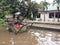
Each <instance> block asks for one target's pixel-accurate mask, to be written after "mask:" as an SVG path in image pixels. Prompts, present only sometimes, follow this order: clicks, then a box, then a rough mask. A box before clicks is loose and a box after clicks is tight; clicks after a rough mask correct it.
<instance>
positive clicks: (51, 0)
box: [31, 0, 53, 3]
mask: <svg viewBox="0 0 60 45" xmlns="http://www.w3.org/2000/svg"><path fill="white" fill-rule="evenodd" d="M31 1H36V2H37V3H40V2H41V1H44V0H31ZM46 1H47V2H49V3H52V2H53V0H46Z"/></svg>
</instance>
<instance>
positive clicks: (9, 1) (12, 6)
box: [0, 0, 19, 17]
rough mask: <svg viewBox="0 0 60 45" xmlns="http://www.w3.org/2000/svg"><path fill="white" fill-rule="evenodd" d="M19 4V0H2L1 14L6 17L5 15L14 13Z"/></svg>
mask: <svg viewBox="0 0 60 45" xmlns="http://www.w3.org/2000/svg"><path fill="white" fill-rule="evenodd" d="M18 6H19V2H18V1H17V0H0V11H1V12H0V14H1V15H3V16H4V17H5V15H12V12H14V11H15V10H16V8H18ZM3 16H2V17H3Z"/></svg>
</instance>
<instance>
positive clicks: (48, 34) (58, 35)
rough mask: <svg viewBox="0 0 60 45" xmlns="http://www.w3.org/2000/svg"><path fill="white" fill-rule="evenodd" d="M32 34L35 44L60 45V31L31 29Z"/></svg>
mask: <svg viewBox="0 0 60 45" xmlns="http://www.w3.org/2000/svg"><path fill="white" fill-rule="evenodd" d="M30 32H31V34H32V36H35V39H36V40H37V42H38V44H37V45H60V32H56V31H49V30H40V29H31V30H30Z"/></svg>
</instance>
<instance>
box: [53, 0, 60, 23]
mask: <svg viewBox="0 0 60 45" xmlns="http://www.w3.org/2000/svg"><path fill="white" fill-rule="evenodd" d="M55 4H57V10H58V12H59V5H60V0H53V5H55ZM58 22H59V14H58Z"/></svg>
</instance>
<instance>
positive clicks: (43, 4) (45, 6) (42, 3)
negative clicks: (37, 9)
mask: <svg viewBox="0 0 60 45" xmlns="http://www.w3.org/2000/svg"><path fill="white" fill-rule="evenodd" d="M40 5H41V7H42V8H43V10H45V9H48V5H50V4H49V3H48V2H46V1H41V3H40Z"/></svg>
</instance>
